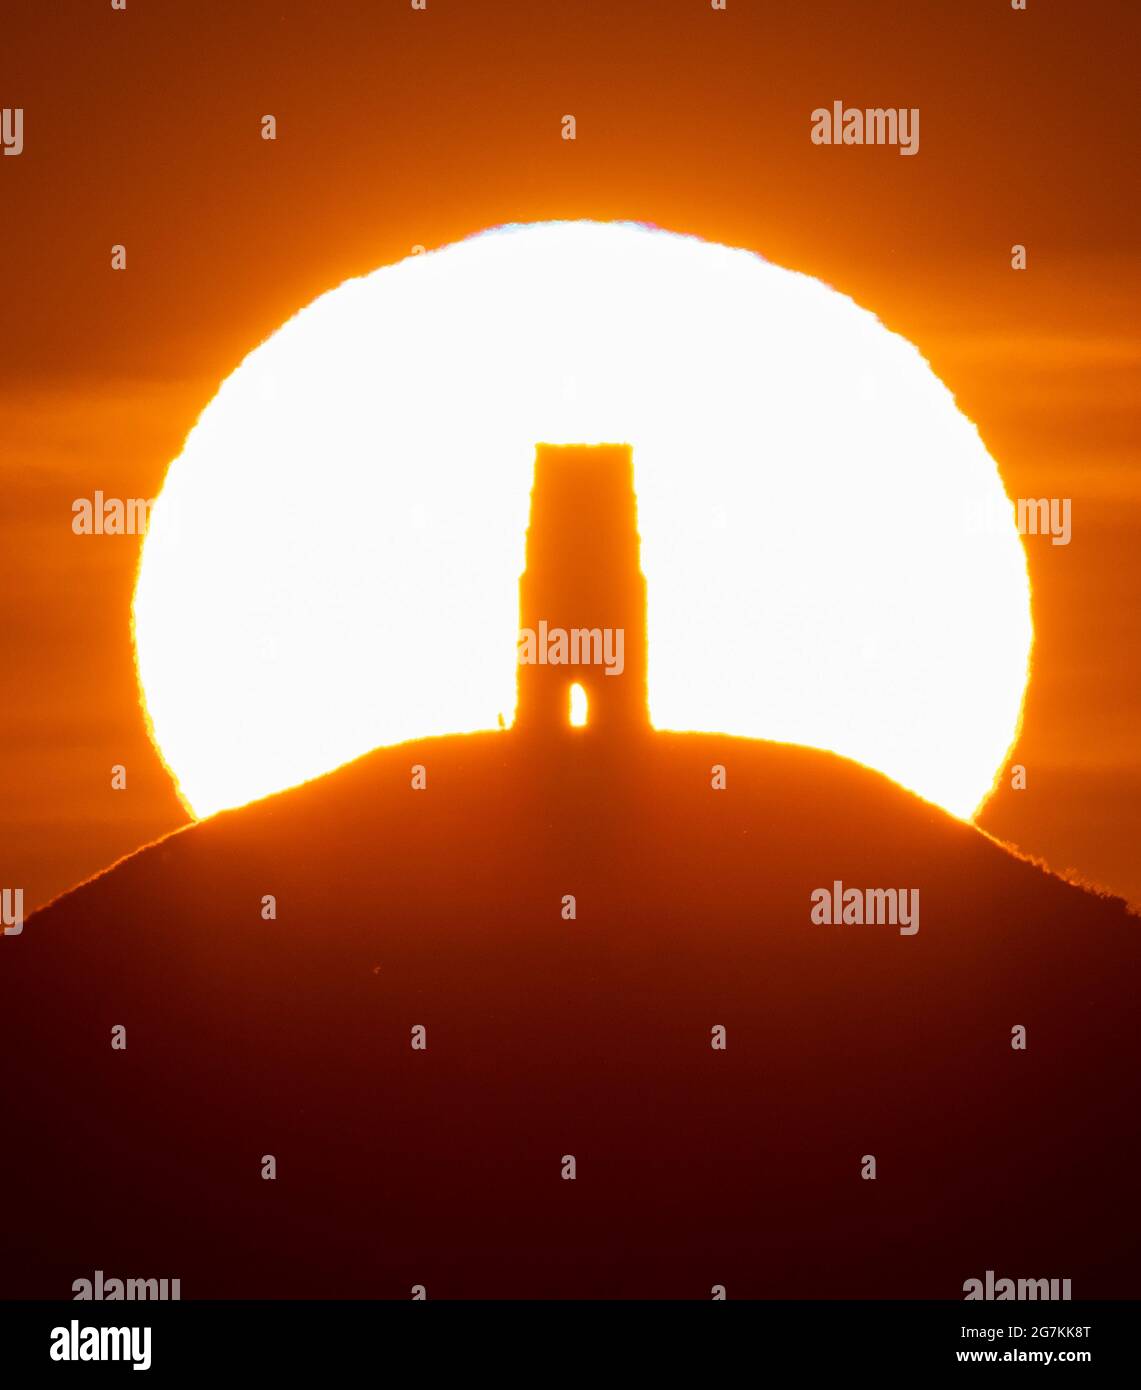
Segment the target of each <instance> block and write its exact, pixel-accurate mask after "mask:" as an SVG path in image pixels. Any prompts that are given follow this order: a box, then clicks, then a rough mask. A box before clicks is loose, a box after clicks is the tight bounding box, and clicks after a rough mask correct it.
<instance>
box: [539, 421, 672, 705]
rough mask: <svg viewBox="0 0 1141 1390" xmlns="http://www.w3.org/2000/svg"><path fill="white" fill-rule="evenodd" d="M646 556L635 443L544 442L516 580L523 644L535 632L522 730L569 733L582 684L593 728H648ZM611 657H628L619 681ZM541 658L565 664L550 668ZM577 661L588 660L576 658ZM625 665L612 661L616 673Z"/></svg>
mask: <svg viewBox="0 0 1141 1390" xmlns="http://www.w3.org/2000/svg"><path fill="white" fill-rule="evenodd" d="M640 551H641V546H640V541H639V537H638V509H637V501H636V499H635V495H634V461H633V455H632V452H631V449H630V446H629V445H628V444H596V445H586V444H560V445H555V444H540V445H539V446H538V448H537V449H536V451H535V477H534V483H533V485H532V488H531V519H530V525H529V526H528V528H527V552H526V554H527V558H526V569H525V570H524V572H523V574H522V575H521V576H520V579H519V628H520V636H521V643H522V639H523V635H524V634H525V633H531V634H533V635H534V640H535V659H534V660H533V661H525V660H523V659H521V660H520V665H519V668H518V670H519V675H518V688H517V696H518V698H517V702H516V705H517V707H516V712H515V727H516V728H518V729H521V730H529V731H544V730H546V731H552V732H553V731H555V730H560V731H567V732H569V730H570V691H571V686H572V685H575V684H577V685H581V686H582V687H583V689H584V690H585V692H586V697H587V720H586V727H587V729H588V730H589V729H593V730H596V731H599V732H602V733H607V732H619V731H620V732H625V733H629V732H634V731H635V730H638V729H644V728H646V727H648V724H649V715H648V712H647V687H646V580H645V576H644V575H643V574H642V569H641V558H640ZM560 633H565V634H566V639H567V640H566V643H565V648H564V650H563V651H562V652H560V651H559V634H560ZM544 638H545V639H546V640H544ZM522 651H523V647H522V645H521V652H522ZM604 651H605V653H606V654H608V655H609V656H610V657H611V658H613V657H614V656H615V654H616V653H617V652H619V651H620V652H621V673H620V674H610V675H608V674H607V665H606V664H605V663H604V661H603V652H604ZM544 655H550V656H555V657H562V658H563V659H560V660H558V661H557V662H552V661H546V662H544V661H543V660H542V659H541V658H542V657H543V656H544ZM576 655H577V656H578V657H580V658H582V657H584V656H585V657H586V658H587V659H586V660H582V659H580V660H577V661H575V660H571V659H570V658H571V657H573V656H576ZM618 665H619V663H618V662H617V661H616V660H613V659H611V661H610V666H611V668H612V669H613V670H615V671H617V667H618Z"/></svg>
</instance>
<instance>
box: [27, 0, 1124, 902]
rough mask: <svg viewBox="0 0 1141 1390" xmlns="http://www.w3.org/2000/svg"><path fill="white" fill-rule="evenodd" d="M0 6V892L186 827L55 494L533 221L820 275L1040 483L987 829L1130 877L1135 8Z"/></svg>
mask: <svg viewBox="0 0 1141 1390" xmlns="http://www.w3.org/2000/svg"><path fill="white" fill-rule="evenodd" d="M4 30H5V43H4V45H3V49H2V51H0V95H2V104H3V105H5V106H22V107H23V108H24V112H25V135H24V138H25V149H24V152H23V154H22V155H20V156H19V157H18V158H0V216H2V221H3V226H4V261H3V270H2V284H3V297H2V301H0V302H2V304H3V312H4V328H5V331H4V333H3V334H2V335H0V476H2V481H3V499H4V500H3V507H2V508H0V544H2V545H3V554H4V584H3V589H2V591H0V619H2V622H0V631H2V633H3V639H2V640H3V658H4V659H3V661H2V663H0V707H2V708H3V710H4V715H5V717H4V723H3V730H2V733H0V749H2V753H3V756H2V758H0V822H2V823H0V883H3V884H4V886H20V885H22V886H24V888H25V890H26V897H27V906H28V907H31V906H33V905H34V904H36V903H39V902H42V901H44V900H45V899H46V898H47V897H49V896H51V895H52V894H54V893H56V892H58V891H61V890H62V889H64V888H66V887H68V886H70V885H71V884H73V883H74V882H76V881H77V880H79V879H80V878H82V877H84V876H86V875H87V874H89V873H92V872H94V871H96V870H98V869H99V868H101V867H103V866H105V865H106V864H107V863H109V862H110V861H112V860H113V859H115V858H117V857H119V856H121V855H122V854H125V853H128V852H129V851H130V850H132V849H133V848H135V847H136V846H137V845H138V844H139V843H140V842H142V841H143V840H146V839H150V838H153V837H154V836H155V835H157V834H160V833H162V832H164V831H166V830H169V829H173V828H174V827H176V826H177V825H179V824H182V823H183V822H184V820H185V816H184V813H183V812H182V810H181V808H180V806H179V804H178V801H177V799H176V797H175V795H174V792H173V790H172V788H171V786H170V784H169V782H168V779H167V777H166V774H165V772H164V771H163V769H162V767H161V765H160V764H159V762H158V759H157V757H156V756H155V754H154V753H153V751H152V750H151V748H150V745H149V743H148V741H147V738H146V734H145V730H144V728H143V723H142V718H141V715H140V712H139V709H138V706H137V702H136V696H135V689H134V678H133V668H132V653H131V643H130V628H129V605H130V596H131V590H132V585H133V577H134V566H135V563H136V559H137V541H136V540H134V539H132V538H130V537H125V538H124V537H106V536H105V537H77V536H75V535H73V533H72V530H71V504H72V502H73V501H74V500H75V499H76V498H78V497H84V496H88V497H89V496H91V495H92V493H93V492H94V490H95V489H97V488H99V489H102V490H103V491H104V492H105V493H106V494H108V495H114V496H122V497H129V496H144V497H149V496H153V495H155V494H156V493H157V491H158V490H159V487H160V485H161V481H162V477H163V474H164V471H165V468H166V465H167V463H168V462H169V460H170V459H171V458H173V457H174V455H175V454H176V453H177V452H178V450H179V448H180V446H181V443H182V440H183V438H184V437H185V435H186V432H187V431H188V429H189V428H190V427H191V425H192V424H193V423H194V420H195V418H196V416H197V414H198V412H199V411H200V410H201V409H202V408H203V407H204V406H205V405H206V403H207V402H208V401H209V399H210V397H211V396H212V395H213V393H214V391H215V389H216V387H217V385H218V383H219V382H220V381H221V380H222V379H223V378H224V377H225V376H226V375H227V374H228V373H229V372H230V371H231V370H232V369H233V368H234V366H236V365H237V363H238V362H239V360H240V359H241V358H242V357H243V356H244V354H245V353H246V352H247V351H248V350H249V349H250V348H251V347H253V346H254V345H256V344H257V343H258V342H259V341H261V339H263V338H264V337H265V336H266V335H267V334H268V333H269V332H271V331H272V330H273V329H274V328H275V327H277V326H278V325H279V324H280V323H281V322H282V321H283V320H284V319H285V318H287V317H288V316H289V315H290V314H292V313H293V312H295V311H296V310H297V309H298V308H300V307H301V306H302V305H304V304H306V303H308V302H309V301H310V300H311V299H313V298H314V297H315V296H316V295H318V294H320V293H321V292H322V291H324V290H326V289H328V288H330V287H331V286H333V285H335V284H337V283H338V282H340V281H341V280H343V279H344V278H346V277H347V276H350V275H356V274H361V273H363V272H366V271H368V270H371V269H373V268H375V267H376V266H377V265H380V264H383V263H385V262H386V261H390V260H393V259H397V258H399V257H401V256H403V255H406V254H407V253H408V251H409V249H410V248H411V246H412V245H414V244H417V243H419V244H423V245H425V246H428V247H432V246H438V245H440V244H443V243H445V242H448V241H452V240H455V239H457V238H459V237H462V236H464V235H466V234H468V233H471V232H474V231H477V230H479V229H481V228H483V227H486V226H491V225H495V224H497V223H501V222H505V221H531V220H537V219H542V218H550V217H594V218H614V217H622V218H633V219H637V220H641V221H646V222H653V223H657V224H658V225H660V226H663V227H668V228H671V229H673V230H678V231H685V232H693V233H697V234H699V235H701V236H705V237H708V238H711V239H715V240H719V241H724V242H728V243H731V244H736V245H741V246H747V247H750V248H752V249H754V250H757V251H759V252H761V253H762V254H763V255H766V256H768V257H769V258H770V259H772V260H774V261H776V262H778V263H780V264H783V265H787V266H790V267H792V268H794V269H797V270H802V271H806V272H808V273H810V274H813V275H817V276H819V277H821V278H822V279H824V280H826V281H827V282H829V283H830V284H832V285H834V286H836V287H837V288H838V289H840V290H842V291H844V292H845V293H847V294H850V295H851V296H852V297H853V298H854V299H856V301H857V302H859V303H860V304H863V305H865V306H866V307H868V308H870V309H873V310H874V311H875V312H876V313H877V314H879V316H880V317H881V318H882V319H883V321H884V322H885V323H886V324H887V325H888V326H889V327H890V328H892V329H895V330H897V331H899V332H901V333H903V334H904V335H905V336H906V337H908V338H909V339H911V340H912V341H913V342H915V343H916V344H917V345H918V346H919V347H920V349H921V350H922V351H923V353H924V354H925V355H926V356H927V358H928V359H929V361H930V362H931V364H932V366H933V367H934V369H935V370H936V372H937V373H938V374H939V375H940V376H941V377H942V379H943V380H944V381H945V382H946V383H947V385H948V386H949V387H950V388H951V390H952V391H953V392H954V393H955V395H956V397H957V399H958V401H959V404H960V406H961V407H962V409H963V410H964V411H965V412H966V413H967V414H968V415H969V416H970V417H971V418H972V419H973V420H974V421H975V422H976V423H977V424H978V426H979V429H980V431H981V432H982V436H983V438H984V440H985V441H986V443H987V445H988V447H989V448H990V450H991V452H992V454H993V455H994V456H995V458H996V459H997V460H998V462H999V464H1000V467H1001V469H1002V471H1003V475H1004V478H1005V479H1006V483H1007V488H1008V491H1009V492H1010V493H1011V495H1012V496H1032V497H1036V496H1057V497H1069V498H1072V499H1073V500H1072V506H1073V538H1072V541H1071V543H1070V544H1069V545H1068V546H1058V547H1054V546H1051V545H1050V544H1049V543H1048V541H1047V540H1044V539H1039V538H1027V542H1026V544H1027V550H1028V556H1029V564H1030V570H1031V578H1032V582H1033V585H1034V604H1035V622H1036V627H1037V634H1038V640H1037V649H1036V658H1035V669H1034V675H1033V679H1032V683H1031V687H1030V692H1029V696H1028V702H1027V707H1026V716H1025V724H1024V730H1023V737H1022V741H1021V743H1020V745H1019V748H1018V750H1017V754H1016V760H1017V761H1019V762H1022V763H1024V764H1025V765H1026V767H1027V777H1028V786H1027V789H1026V790H1025V791H1018V792H1015V791H1011V790H1009V789H1006V790H1003V791H1001V792H1000V793H999V794H998V795H996V797H995V798H994V799H992V801H991V803H990V804H989V806H988V807H987V809H986V811H985V812H984V814H983V816H982V817H981V824H982V825H983V826H984V828H986V829H987V830H989V831H991V832H992V833H994V834H996V835H999V836H1001V837H1003V838H1005V839H1008V840H1010V841H1012V842H1013V843H1015V844H1017V845H1018V846H1019V847H1020V848H1022V849H1023V850H1025V851H1027V852H1029V853H1032V854H1035V855H1039V856H1041V857H1042V858H1044V859H1045V860H1046V862H1047V863H1048V864H1049V865H1050V866H1051V867H1053V868H1056V869H1058V870H1073V871H1074V872H1076V873H1078V874H1080V875H1082V876H1084V877H1086V878H1087V879H1089V880H1091V881H1094V882H1097V883H1100V884H1102V885H1104V886H1106V887H1108V888H1110V889H1112V890H1114V891H1116V892H1119V893H1122V894H1125V895H1128V896H1129V897H1131V898H1132V899H1133V900H1134V901H1138V902H1141V864H1139V863H1138V858H1137V856H1136V855H1135V853H1134V852H1133V851H1134V846H1135V845H1136V843H1137V841H1138V832H1139V830H1141V795H1139V793H1141V762H1139V757H1138V739H1137V737H1136V733H1135V723H1136V713H1137V710H1138V708H1139V707H1141V698H1139V697H1141V643H1139V642H1138V640H1137V639H1138V635H1139V634H1138V628H1139V625H1141V619H1139V618H1138V611H1139V605H1138V602H1137V599H1138V593H1137V590H1138V579H1139V575H1141V548H1139V547H1138V545H1137V541H1138V537H1139V535H1141V472H1139V469H1138V464H1139V457H1138V444H1137V440H1138V428H1137V426H1138V414H1139V406H1138V402H1139V401H1141V392H1138V390H1137V387H1136V376H1137V368H1138V364H1139V361H1141V340H1139V337H1138V333H1137V326H1136V305H1137V304H1138V303H1139V302H1141V265H1139V261H1138V252H1137V246H1138V244H1139V238H1138V230H1139V229H1138V200H1137V194H1136V162H1137V142H1136V136H1135V133H1134V129H1133V125H1132V123H1131V119H1130V112H1131V110H1132V104H1133V100H1134V92H1135V80H1134V77H1133V74H1132V72H1131V60H1132V58H1133V56H1134V55H1135V54H1136V52H1137V44H1138V39H1139V38H1141V32H1139V31H1141V10H1139V9H1138V7H1137V6H1136V5H1135V4H1133V3H1130V0H1118V3H1104V4H1090V5H1084V6H1079V5H1073V4H1063V3H1049V0H1029V3H1028V9H1027V11H1026V12H1025V13H1022V12H1016V11H1012V10H1011V9H1010V7H1009V4H1008V3H1006V0H961V2H960V3H956V4H954V5H950V4H947V3H945V2H937V0H916V2H915V3H907V2H906V0H894V3H884V2H883V0H879V2H878V3H863V4H860V5H858V6H854V5H852V4H851V3H850V0H833V2H832V3H817V4H813V5H805V4H801V3H794V2H793V0H785V3H779V4H777V3H773V4H761V3H750V0H728V6H727V9H726V11H725V12H724V13H719V12H715V11H713V10H711V8H710V6H709V4H708V0H566V3H564V4H561V5H558V4H551V3H549V0H428V8H427V10H426V11H425V12H423V13H419V12H415V11H413V10H412V9H411V6H410V5H409V4H407V3H406V2H405V0H326V3H323V4H320V5H318V4H307V3H301V0H278V3H266V0H244V3H243V4H241V5H240V6H237V5H228V6H222V5H218V6H211V5H203V4H202V3H201V0H193V2H192V0H163V3H162V4H161V5H159V4H155V3H146V0H128V8H127V10H126V11H125V12H122V13H120V12H115V11H112V10H111V8H110V4H109V0H108V3H106V4H103V3H86V0H58V3H55V4H53V5H51V6H50V7H49V6H36V7H24V8H22V9H20V10H19V11H14V12H12V13H11V14H10V15H8V16H6V17H5V20H4ZM834 100H842V101H844V102H845V104H846V105H848V106H865V105H866V106H909V107H910V106H917V107H919V108H920V111H921V145H920V151H919V154H918V155H917V156H916V157H914V158H900V157H899V155H898V153H897V152H896V151H895V150H893V149H885V148H874V147H871V148H852V147H846V148H821V147H818V146H815V145H813V144H812V143H811V142H810V140H809V129H810V112H811V111H812V110H813V109H814V108H815V107H817V106H822V105H823V106H829V105H831V103H832V102H833V101H834ZM266 113H273V114H274V115H275V116H276V118H277V122H278V138H277V140H276V141H275V142H273V143H269V142H266V141H263V140H261V139H260V138H259V122H260V118H261V116H262V115H264V114H266ZM568 113H571V114H574V116H575V117H576V121H577V139H576V140H575V141H574V142H573V143H570V142H567V141H564V140H562V139H561V138H560V121H561V117H562V116H563V115H564V114H568ZM117 242H118V243H123V244H125V246H126V247H127V256H128V269H127V270H126V272H120V273H116V272H113V271H112V270H111V269H110V248H111V246H112V244H114V243H117ZM1015 242H1020V243H1024V244H1025V245H1026V247H1027V248H1028V258H1029V268H1028V269H1027V270H1026V271H1025V272H1014V271H1012V270H1011V269H1010V247H1011V245H1012V244H1013V243H1015ZM430 370H431V364H430V363H427V362H426V363H425V371H430ZM219 679H225V673H224V672H219ZM115 763H123V764H125V765H126V767H127V769H128V789H127V790H126V791H123V792H116V791H112V789H111V785H110V782H111V775H110V770H111V766H112V764H115Z"/></svg>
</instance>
